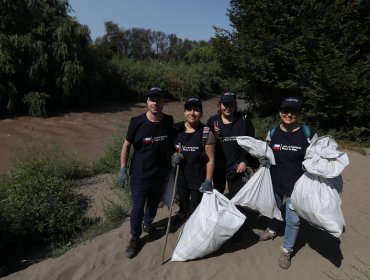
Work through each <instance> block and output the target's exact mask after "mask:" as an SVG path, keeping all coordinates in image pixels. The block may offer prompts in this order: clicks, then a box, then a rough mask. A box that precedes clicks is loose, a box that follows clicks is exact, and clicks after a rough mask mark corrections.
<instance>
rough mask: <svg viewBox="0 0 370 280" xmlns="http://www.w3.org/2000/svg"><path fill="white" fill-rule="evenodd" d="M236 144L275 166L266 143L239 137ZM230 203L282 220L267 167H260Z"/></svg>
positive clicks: (251, 138)
mask: <svg viewBox="0 0 370 280" xmlns="http://www.w3.org/2000/svg"><path fill="white" fill-rule="evenodd" d="M237 143H238V144H239V146H241V147H243V148H244V149H245V150H247V151H248V152H249V153H250V154H251V155H253V156H255V157H257V158H260V157H266V158H268V159H269V160H270V163H271V164H275V157H274V154H273V152H272V150H271V148H270V147H269V146H268V145H267V143H266V142H264V141H261V140H257V139H255V138H253V137H249V136H241V137H237ZM231 201H232V202H233V203H234V204H235V205H239V206H242V207H246V208H249V209H251V210H255V211H258V212H259V213H261V214H262V215H264V216H266V217H269V218H271V219H272V218H275V219H278V220H281V221H282V220H283V219H282V217H281V212H280V210H279V208H278V207H277V203H276V200H275V195H274V190H273V188H272V181H271V174H270V169H269V168H267V167H261V168H260V169H259V170H258V171H257V172H256V173H255V174H253V176H252V177H251V178H250V179H249V181H248V182H247V183H246V184H245V185H244V186H243V187H242V188H241V189H240V191H239V192H238V193H237V194H236V195H235V196H234V197H233V198H232V199H231Z"/></svg>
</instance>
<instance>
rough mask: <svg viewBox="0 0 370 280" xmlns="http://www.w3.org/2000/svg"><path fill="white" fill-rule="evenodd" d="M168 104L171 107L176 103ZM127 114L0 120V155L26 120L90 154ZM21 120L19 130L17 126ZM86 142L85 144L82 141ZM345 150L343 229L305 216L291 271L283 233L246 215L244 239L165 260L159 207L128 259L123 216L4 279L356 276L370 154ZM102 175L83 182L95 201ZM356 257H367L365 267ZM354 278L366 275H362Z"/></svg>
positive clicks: (369, 253) (365, 246) (368, 199)
mask: <svg viewBox="0 0 370 280" xmlns="http://www.w3.org/2000/svg"><path fill="white" fill-rule="evenodd" d="M212 104H213V103H212ZM211 107H212V106H210V108H211ZM171 108H172V109H171V110H174V112H175V111H176V107H175V106H172V107H171ZM140 110H142V111H145V106H141V107H140V106H138V107H136V109H135V114H134V115H136V114H137V113H138V111H140ZM168 110H169V109H168ZM177 110H179V107H177ZM132 113H133V110H130V109H129V108H127V109H126V110H124V111H120V110H119V109H117V111H116V112H102V113H99V114H98V115H96V113H70V114H67V115H65V116H62V117H53V118H49V119H32V118H27V117H22V118H17V119H8V120H0V127H1V131H0V132H1V133H0V141H1V142H0V150H1V152H2V160H1V161H2V162H3V161H4V159H5V158H4V157H3V155H4V154H5V155H6V159H7V160H9V158H10V156H9V155H10V154H11V153H10V152H8V154H9V155H7V153H3V151H8V150H7V148H9V147H11V146H13V145H14V144H15V143H18V142H20V141H21V139H18V138H23V136H24V135H27V133H28V132H29V131H30V128H31V127H33V129H34V130H35V131H40V132H43V133H45V135H50V134H51V135H54V136H57V138H58V139H59V140H58V141H60V143H61V144H66V143H67V144H68V143H73V145H74V146H75V147H76V148H79V151H81V152H82V154H83V155H84V157H85V158H87V159H89V158H90V160H91V161H92V160H94V159H95V158H96V157H97V156H98V155H100V154H102V147H104V144H105V143H106V141H108V139H109V138H110V135H109V133H111V132H112V131H113V130H114V126H115V124H116V123H117V122H119V121H120V119H121V120H122V119H126V120H127V117H128V116H130V115H132ZM75 114H76V115H75ZM12 122H13V125H15V124H17V127H13V129H9V128H11V127H12V125H11V124H12ZM15 122H16V123H15ZM40 123H41V124H42V125H40ZM65 123H68V127H69V129H70V130H67V128H66V126H63V124H65ZM76 123H79V124H80V125H76ZM82 123H83V125H81V124H82ZM4 124H5V126H4ZM85 126H86V127H85ZM5 127H7V130H5V129H4V128H5ZM19 127H20V129H21V132H23V133H19V132H17V129H19ZM84 127H85V128H84ZM48 133H50V134H48ZM7 134H8V135H10V136H7ZM66 134H67V135H69V136H70V139H69V141H68V140H67V139H64V137H62V136H63V135H66ZM14 135H16V136H17V137H14ZM71 135H72V136H71ZM6 137H13V138H14V141H13V143H8V142H3V140H4V139H6ZM59 137H60V138H59ZM16 138H17V139H16ZM90 142H94V143H90ZM85 145H87V146H88V147H85V148H84V146H85ZM346 152H347V153H348V155H349V159H350V165H349V166H348V167H346V169H345V170H344V172H343V179H344V190H343V194H342V210H343V213H344V217H345V220H346V231H345V233H343V234H342V235H341V236H340V238H339V239H338V238H335V237H332V236H331V235H329V234H328V233H326V232H323V231H320V230H318V229H315V228H313V227H312V226H310V225H307V224H305V223H303V225H302V229H301V232H300V234H299V237H298V240H297V250H296V252H295V255H294V256H293V258H292V265H291V267H290V268H289V269H288V270H282V269H281V268H280V267H279V266H278V258H279V248H280V245H281V243H282V236H278V237H277V238H276V239H275V240H269V241H265V242H258V241H257V236H256V234H255V233H256V232H258V231H259V230H261V229H262V228H263V227H262V222H263V218H260V219H257V220H252V221H250V224H249V228H248V230H247V231H246V232H245V236H244V243H243V245H241V246H237V245H235V244H233V243H232V242H227V243H225V244H224V245H223V246H222V247H221V248H220V249H219V250H218V251H217V252H215V253H213V254H211V255H210V256H207V257H205V258H202V259H198V260H193V261H188V262H166V263H165V264H162V250H163V245H164V232H165V225H166V223H167V220H166V218H167V217H168V211H167V209H165V208H160V209H159V211H158V215H157V218H156V220H155V224H156V225H157V226H158V227H159V228H160V232H161V236H160V237H159V238H158V239H152V238H150V237H149V236H148V235H145V234H144V235H143V236H142V241H143V247H142V249H141V251H140V252H139V254H138V255H137V256H136V257H135V258H133V259H127V258H126V256H125V254H124V250H125V247H126V245H127V243H128V240H129V237H130V236H129V224H128V223H127V222H125V223H124V224H123V225H122V226H121V227H119V228H117V229H115V230H112V231H110V232H108V233H106V234H103V235H101V236H98V237H96V238H94V239H93V240H90V241H87V242H85V243H84V244H81V245H80V246H78V247H76V248H74V249H72V250H70V251H68V252H67V253H65V254H64V255H62V256H60V257H57V258H48V259H45V260H43V261H41V262H39V263H36V264H33V265H31V266H29V267H28V268H26V269H24V270H22V271H19V272H16V273H13V274H11V275H8V276H7V277H4V278H3V279H27V280H31V279H35V280H36V279H37V280H41V279H60V280H61V279H66V280H67V279H68V280H71V279H176V280H181V279H227V280H232V279H282V280H283V279H284V280H290V279H292V280H293V279H294V280H295V279H301V280H304V279H309V280H316V279H351V278H349V277H353V279H354V277H355V276H356V275H360V272H359V268H360V269H365V270H367V273H369V271H370V266H369V264H370V188H369V178H370V176H369V166H370V157H369V156H363V155H360V154H359V153H356V152H351V151H346ZM1 166H2V170H3V172H6V170H7V168H9V164H6V163H4V162H3V163H2V165H1ZM104 180H109V178H105V177H99V179H98V180H97V181H96V182H94V181H92V182H89V183H88V184H90V186H91V187H90V188H89V190H90V191H91V190H94V186H95V184H100V185H99V186H100V187H98V188H95V190H96V191H92V193H91V197H94V200H95V201H99V200H100V197H102V198H103V197H105V198H106V197H109V195H110V194H108V193H109V191H107V190H105V191H102V190H101V188H109V187H107V186H108V185H109V184H104ZM98 190H99V191H98ZM109 199H110V198H109ZM94 205H95V204H94ZM94 205H92V208H94V207H95V208H94V209H93V210H92V213H93V215H95V214H94V213H95V212H99V211H101V209H100V208H102V206H101V205H100V206H98V205H97V206H94ZM99 207H100V208H99ZM99 209H100V210H99ZM94 211H95V212H94ZM179 232H180V229H177V230H174V231H173V232H171V233H170V234H169V239H168V244H167V251H166V258H165V259H166V260H168V259H169V258H170V256H171V253H172V252H173V250H174V247H175V244H176V239H177V237H178V234H179ZM361 262H365V263H366V264H367V266H366V265H365V266H364V265H363V264H362V263H361ZM347 275H348V276H349V277H348V276H347ZM359 279H369V278H368V276H367V277H365V276H362V278H359Z"/></svg>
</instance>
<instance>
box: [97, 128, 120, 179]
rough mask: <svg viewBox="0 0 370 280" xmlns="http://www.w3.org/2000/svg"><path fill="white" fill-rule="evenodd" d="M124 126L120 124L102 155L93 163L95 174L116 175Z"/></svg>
mask: <svg viewBox="0 0 370 280" xmlns="http://www.w3.org/2000/svg"><path fill="white" fill-rule="evenodd" d="M125 129H126V128H125V126H124V124H120V125H118V126H117V128H116V130H115V131H114V133H113V135H112V138H111V140H110V142H109V143H108V145H107V146H106V147H105V149H104V154H103V155H102V156H101V157H100V158H99V159H98V160H97V161H96V162H95V163H94V165H93V170H94V173H95V174H103V173H116V172H117V171H118V170H119V167H120V157H121V149H122V144H123V142H124V140H125V132H126V131H125Z"/></svg>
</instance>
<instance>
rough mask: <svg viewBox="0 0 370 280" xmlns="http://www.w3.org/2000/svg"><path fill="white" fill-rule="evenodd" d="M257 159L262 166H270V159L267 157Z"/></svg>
mask: <svg viewBox="0 0 370 280" xmlns="http://www.w3.org/2000/svg"><path fill="white" fill-rule="evenodd" d="M258 161H259V162H260V165H261V166H263V167H267V168H270V166H271V163H270V160H269V159H268V158H267V157H260V158H259V159H258Z"/></svg>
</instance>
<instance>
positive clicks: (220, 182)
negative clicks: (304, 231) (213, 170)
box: [213, 173, 244, 199]
mask: <svg viewBox="0 0 370 280" xmlns="http://www.w3.org/2000/svg"><path fill="white" fill-rule="evenodd" d="M226 182H227V186H228V188H229V194H228V198H229V199H231V198H233V197H234V196H235V195H236V194H237V193H238V191H240V189H241V188H242V187H243V186H244V183H243V181H242V174H238V173H236V174H234V175H233V176H225V177H217V176H214V178H213V185H214V188H215V189H216V190H218V191H219V192H220V193H222V194H223V193H224V192H225V187H226Z"/></svg>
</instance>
